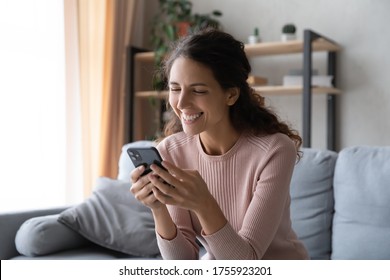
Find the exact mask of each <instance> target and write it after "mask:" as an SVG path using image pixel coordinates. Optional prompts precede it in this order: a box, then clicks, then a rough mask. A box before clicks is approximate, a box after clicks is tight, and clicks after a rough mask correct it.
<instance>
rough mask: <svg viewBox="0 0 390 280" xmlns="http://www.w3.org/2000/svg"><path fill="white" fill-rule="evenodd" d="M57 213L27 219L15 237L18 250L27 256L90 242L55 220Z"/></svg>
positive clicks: (39, 254)
mask: <svg viewBox="0 0 390 280" xmlns="http://www.w3.org/2000/svg"><path fill="white" fill-rule="evenodd" d="M58 216H59V214H56V215H48V216H41V217H35V218H31V219H28V220H27V221H25V222H24V223H23V224H22V225H21V226H20V228H19V230H18V231H17V233H16V237H15V246H16V249H17V250H18V252H19V253H20V254H22V255H25V256H28V257H35V256H41V255H47V254H51V253H54V252H58V251H62V250H66V249H73V248H77V247H80V246H83V245H86V244H88V243H90V242H89V241H88V240H86V239H85V238H84V237H82V236H81V235H80V234H78V233H77V232H75V231H73V230H71V229H69V228H68V227H66V226H64V225H63V224H61V223H59V222H58V221H57V218H58Z"/></svg>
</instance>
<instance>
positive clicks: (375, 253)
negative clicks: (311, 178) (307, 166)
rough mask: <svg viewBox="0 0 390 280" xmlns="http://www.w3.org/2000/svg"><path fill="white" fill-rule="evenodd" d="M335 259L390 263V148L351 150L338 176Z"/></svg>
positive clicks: (344, 155)
mask: <svg viewBox="0 0 390 280" xmlns="http://www.w3.org/2000/svg"><path fill="white" fill-rule="evenodd" d="M334 192H335V214H334V218H333V236H332V248H333V251H332V259H363V260H369V259H371V260H372V259H374V260H375V259H384V260H388V259H390V203H389V202H390V147H373V146H371V147H368V146H360V147H349V148H345V149H343V150H342V151H341V152H340V153H339V158H338V160H337V164H336V170H335V175H334Z"/></svg>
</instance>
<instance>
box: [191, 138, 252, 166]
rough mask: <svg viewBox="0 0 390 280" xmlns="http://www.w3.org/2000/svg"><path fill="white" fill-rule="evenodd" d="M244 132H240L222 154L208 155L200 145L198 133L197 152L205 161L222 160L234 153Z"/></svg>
mask: <svg viewBox="0 0 390 280" xmlns="http://www.w3.org/2000/svg"><path fill="white" fill-rule="evenodd" d="M243 135H244V133H241V135H240V137H238V139H237V141H236V143H234V145H233V146H232V147H231V148H230V150H229V151H227V152H226V153H224V154H223V155H209V154H207V153H206V152H205V151H204V150H203V147H202V143H201V141H200V134H198V135H197V136H196V146H197V148H198V151H199V154H200V155H201V156H202V157H203V158H204V159H205V160H207V161H224V160H227V159H229V158H231V157H232V156H233V155H235V154H236V152H237V150H238V149H239V147H240V146H241V143H242V141H243V140H244V138H245V137H244V136H243Z"/></svg>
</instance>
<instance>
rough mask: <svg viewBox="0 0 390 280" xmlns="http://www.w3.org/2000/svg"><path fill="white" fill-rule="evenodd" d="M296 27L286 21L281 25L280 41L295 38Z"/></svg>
mask: <svg viewBox="0 0 390 280" xmlns="http://www.w3.org/2000/svg"><path fill="white" fill-rule="evenodd" d="M296 30H297V29H296V28H295V25H294V24H292V23H287V24H285V25H284V26H283V28H282V41H283V42H286V41H290V40H295V39H296V35H295V32H296Z"/></svg>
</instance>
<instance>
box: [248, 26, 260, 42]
mask: <svg viewBox="0 0 390 280" xmlns="http://www.w3.org/2000/svg"><path fill="white" fill-rule="evenodd" d="M259 42H260V35H259V28H257V27H256V28H255V29H254V30H253V34H252V35H250V36H249V37H248V43H249V44H256V43H259Z"/></svg>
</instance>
